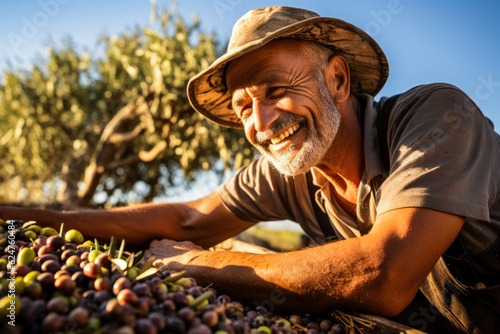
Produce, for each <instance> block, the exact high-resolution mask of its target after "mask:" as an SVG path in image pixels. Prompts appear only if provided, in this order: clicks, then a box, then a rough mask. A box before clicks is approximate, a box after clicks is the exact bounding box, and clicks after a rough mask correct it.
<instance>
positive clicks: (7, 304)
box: [0, 296, 22, 317]
mask: <svg viewBox="0 0 500 334" xmlns="http://www.w3.org/2000/svg"><path fill="white" fill-rule="evenodd" d="M12 306H14V307H12ZM21 307H22V305H21V299H20V298H18V297H17V296H5V297H3V298H2V299H0V314H1V315H2V317H6V316H8V315H10V314H11V313H10V312H11V309H13V311H14V313H15V314H19V311H21ZM9 308H10V309H9Z"/></svg>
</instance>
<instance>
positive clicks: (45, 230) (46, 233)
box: [40, 227, 59, 237]
mask: <svg viewBox="0 0 500 334" xmlns="http://www.w3.org/2000/svg"><path fill="white" fill-rule="evenodd" d="M40 235H44V236H46V237H51V236H53V235H59V232H57V231H56V230H55V229H53V228H52V227H44V228H42V229H41V230H40Z"/></svg>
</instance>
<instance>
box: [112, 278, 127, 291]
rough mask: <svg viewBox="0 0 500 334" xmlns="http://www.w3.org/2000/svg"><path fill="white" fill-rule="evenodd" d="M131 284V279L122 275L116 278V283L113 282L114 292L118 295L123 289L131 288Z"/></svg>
mask: <svg viewBox="0 0 500 334" xmlns="http://www.w3.org/2000/svg"><path fill="white" fill-rule="evenodd" d="M130 286H131V284H130V280H129V279H128V278H127V277H120V278H119V279H117V280H116V282H115V284H113V293H114V294H115V295H118V293H120V291H121V290H123V289H129V288H130Z"/></svg>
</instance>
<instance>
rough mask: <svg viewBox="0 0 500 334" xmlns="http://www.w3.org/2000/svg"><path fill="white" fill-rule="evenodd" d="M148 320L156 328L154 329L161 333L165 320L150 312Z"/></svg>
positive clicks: (158, 314)
mask: <svg viewBox="0 0 500 334" xmlns="http://www.w3.org/2000/svg"><path fill="white" fill-rule="evenodd" d="M148 319H149V320H151V322H152V323H153V324H154V325H155V326H156V329H157V330H158V331H160V332H162V331H163V330H164V329H165V318H164V317H163V315H162V314H161V313H159V312H151V313H149V315H148Z"/></svg>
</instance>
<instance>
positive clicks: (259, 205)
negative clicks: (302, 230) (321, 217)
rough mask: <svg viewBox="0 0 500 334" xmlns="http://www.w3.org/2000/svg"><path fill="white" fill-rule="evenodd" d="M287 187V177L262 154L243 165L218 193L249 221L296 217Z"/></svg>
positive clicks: (223, 200) (229, 206) (237, 214)
mask: <svg viewBox="0 0 500 334" xmlns="http://www.w3.org/2000/svg"><path fill="white" fill-rule="evenodd" d="M287 187H288V185H287V183H286V181H285V178H284V177H282V176H281V175H280V174H279V172H278V171H276V170H275V169H274V168H272V167H271V166H270V164H269V162H268V160H267V159H266V158H265V157H261V158H259V159H257V160H254V161H253V162H252V163H251V164H250V165H248V166H245V167H242V168H240V169H239V170H238V171H237V172H236V174H235V175H234V176H233V177H232V178H231V179H230V180H229V181H227V182H226V183H224V184H223V185H221V186H220V187H219V188H218V189H217V193H218V194H219V197H220V198H221V200H222V202H223V203H224V205H225V206H226V207H227V208H228V209H229V210H230V211H231V212H233V213H234V214H235V215H236V216H237V217H238V218H240V219H243V220H245V221H248V222H260V221H273V220H284V219H290V220H294V218H293V217H292V215H291V209H290V204H289V201H288V200H287V194H288V193H289V191H288V190H287Z"/></svg>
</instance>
